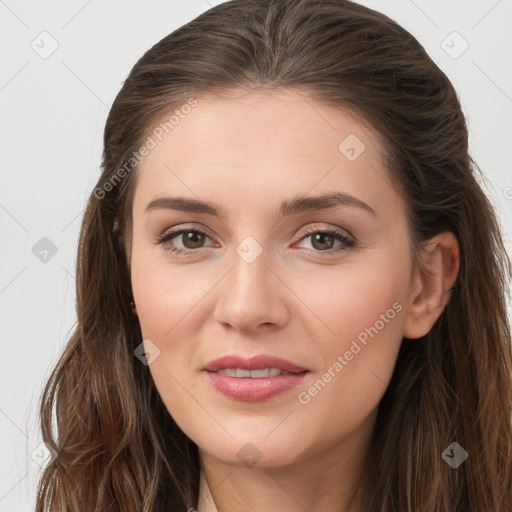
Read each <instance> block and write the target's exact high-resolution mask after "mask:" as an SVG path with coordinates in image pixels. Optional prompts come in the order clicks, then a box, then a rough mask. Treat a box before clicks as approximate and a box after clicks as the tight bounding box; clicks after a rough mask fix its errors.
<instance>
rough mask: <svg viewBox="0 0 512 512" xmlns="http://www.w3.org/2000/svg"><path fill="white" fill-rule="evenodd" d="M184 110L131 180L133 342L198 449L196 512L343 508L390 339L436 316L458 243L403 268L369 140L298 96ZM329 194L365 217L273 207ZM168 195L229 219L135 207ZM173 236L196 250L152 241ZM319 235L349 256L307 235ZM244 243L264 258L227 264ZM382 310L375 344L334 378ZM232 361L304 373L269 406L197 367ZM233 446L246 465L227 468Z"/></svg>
mask: <svg viewBox="0 0 512 512" xmlns="http://www.w3.org/2000/svg"><path fill="white" fill-rule="evenodd" d="M197 100H198V105H197V106H196V107H195V108H194V109H193V110H192V111H191V112H190V114H188V115H187V116H185V117H184V118H183V119H180V122H179V124H177V125H176V126H175V127H174V128H173V130H172V131H170V132H169V133H168V134H167V135H166V136H165V137H164V138H163V139H162V141H161V142H158V144H157V145H156V147H155V148H153V149H152V150H151V151H150V152H149V154H148V155H147V156H145V157H144V159H143V161H142V164H141V166H140V167H139V169H138V170H137V172H138V173H139V175H138V180H137V186H136V190H135V196H134V203H133V232H132V235H133V237H132V245H131V258H130V272H131V279H132V289H133V293H134V299H135V303H136V305H137V314H138V317H139V321H140V326H141V333H142V336H143V338H144V339H145V340H151V343H152V344H154V345H156V346H157V347H158V349H159V350H160V354H159V356H158V357H156V358H155V359H154V360H153V361H152V362H151V364H150V365H149V371H150V372H151V375H152V377H153V379H154V381H155V384H156V386H157V388H158V391H159V393H160V395H161V396H162V399H163V401H164V403H165V405H166V407H167V409H168V411H169V413H170V414H171V415H172V416H173V418H174V420H175V421H176V422H177V424H178V425H179V426H180V428H181V429H182V430H183V431H184V432H185V433H186V434H187V436H189V437H190V438H191V439H192V440H193V441H194V442H195V443H196V444H197V446H198V448H199V453H200V458H201V464H202V468H203V470H202V474H201V499H200V501H199V504H198V511H199V512H212V511H215V510H217V511H218V512H226V511H232V510H272V511H274V512H302V511H305V510H307V511H308V512H325V511H328V510H338V511H344V512H352V511H355V510H357V504H356V503H355V502H354V503H352V504H351V505H349V501H350V496H351V493H352V491H353V489H354V485H355V483H356V479H357V477H358V476H359V475H360V474H361V468H362V465H363V463H364V460H365V458H366V456H367V452H368V445H369V441H370V436H371V434H372V432H373V429H374V426H375V419H376V414H377V409H378V405H379V402H380V400H381V398H382V396H383V394H384V392H385V390H386V388H387V385H388V383H389V381H390V379H391V375H392V372H393V369H394V365H395V362H396V357H397V354H398V350H399V348H400V345H401V343H402V338H403V337H405V338H418V337H420V336H423V335H425V334H426V333H427V332H428V331H429V330H430V329H431V328H432V326H433V324H434V323H435V321H436V320H437V319H438V317H439V315H440V314H441V313H442V311H443V309H444V307H445V306H446V304H447V302H448V300H449V298H450V292H448V291H447V290H449V288H450V287H451V286H452V285H453V284H454V283H455V280H456V276H457V272H458V269H459V251H458V246H457V242H456V239H455V237H454V236H453V235H452V234H451V233H443V234H440V235H438V236H436V237H435V238H433V239H432V240H430V242H429V244H428V245H427V246H426V251H425V252H424V256H425V265H427V264H428V268H429V269H430V272H426V271H424V270H423V269H416V268H413V267H412V262H411V253H410V248H409V233H408V227H407V220H406V215H405V205H404V203H403V200H402V198H401V196H400V195H399V193H398V192H397V191H396V190H395V187H393V182H392V181H391V179H390V175H389V173H388V172H387V170H386V169H385V168H384V164H383V161H382V151H383V150H384V149H385V148H384V145H383V142H382V140H380V139H379V137H378V135H377V133H376V132H375V130H372V129H371V128H370V127H369V126H368V125H367V124H365V123H364V122H363V121H362V120H361V119H358V118H357V117H356V116H354V115H351V114H349V113H348V112H347V111H341V110H337V109H334V108H333V107H330V106H326V105H323V104H320V103H318V102H316V101H313V100H312V99H310V98H305V97H304V96H302V95H301V94H298V93H297V91H273V92H272V93H269V92H260V93H250V94H247V93H244V94H242V93H240V95H239V96H237V97H235V96H233V95H231V96H226V97H217V96H209V95H205V96H200V97H198V98H197ZM350 134H355V135H356V136H357V138H358V139H359V140H360V141H362V142H363V143H364V145H365V149H364V151H362V152H361V153H360V154H359V156H357V158H355V159H354V160H352V161H351V160H350V159H349V158H347V156H346V154H344V153H343V152H342V151H340V150H339V149H338V146H339V144H340V143H341V142H342V141H343V140H344V139H345V138H346V137H347V136H348V135H350ZM349 154H350V153H349ZM351 156H353V155H351ZM332 192H340V193H343V194H348V195H350V196H352V197H354V198H357V199H358V200H359V201H362V202H364V203H365V204H366V205H367V206H369V207H370V208H371V210H373V213H372V212H371V211H369V210H368V209H367V208H365V207H361V206H358V205H357V204H355V202H354V201H353V202H352V204H348V203H347V204H339V205H338V206H333V207H330V208H329V209H319V210H309V211H298V212H295V213H291V214H288V215H286V216H284V217H282V218H281V217H279V215H278V211H279V207H280V206H281V203H282V202H283V201H289V200H291V199H293V198H295V197H296V196H302V195H305V196H308V197H312V196H317V195H321V194H325V193H332ZM171 196H172V197H176V196H180V197H184V198H190V199H196V200H200V201H203V202H207V203H211V204H213V205H215V206H216V207H217V209H219V210H222V211H223V212H224V213H225V214H226V216H225V217H216V216H214V215H210V214H207V213H197V212H185V211H178V210H173V209H167V208H152V209H150V210H149V211H147V206H148V204H149V203H151V202H152V201H154V200H155V199H161V198H164V197H171ZM173 228H176V229H182V228H187V229H189V230H191V231H192V232H193V233H195V234H196V238H192V240H190V239H188V238H186V237H185V236H184V235H183V234H180V235H177V236H175V237H174V238H172V239H170V240H167V241H166V242H165V243H164V244H163V245H162V244H158V243H156V241H157V238H158V236H159V235H160V234H162V233H167V232H169V230H171V229H173ZM325 229H335V230H337V231H340V232H341V233H342V235H343V236H344V237H345V238H346V239H348V240H349V241H350V240H351V241H352V242H354V241H355V245H353V246H350V244H349V243H346V242H344V241H343V239H338V238H336V236H337V235H334V236H333V237H331V238H330V237H329V236H327V237H324V238H322V237H321V236H319V235H318V234H317V235H316V236H315V233H320V234H321V233H324V231H323V230H325ZM197 230H199V231H202V232H204V233H205V234H206V236H204V237H203V238H201V236H202V235H201V234H200V233H197ZM306 230H308V231H309V230H310V231H311V232H310V233H305V231H306ZM297 235H298V236H299V238H295V236H297ZM248 236H250V237H253V239H254V240H255V241H256V242H257V244H258V246H259V247H260V248H261V250H262V252H261V254H259V256H258V257H257V258H256V259H255V260H254V261H252V262H251V263H248V262H247V261H246V260H245V259H244V258H243V257H241V256H240V254H239V253H237V251H236V249H237V247H238V246H239V244H240V243H241V242H242V241H243V240H244V239H245V238H246V237H248ZM171 247H177V248H181V249H188V250H189V251H190V252H191V253H192V254H191V256H184V255H182V254H173V253H171V252H170V251H166V250H165V248H171ZM251 247H252V248H251V250H254V246H251ZM393 304H395V310H394V312H395V314H393V317H392V318H391V319H390V318H389V317H390V316H391V313H389V314H387V316H386V312H387V311H389V310H393ZM396 304H399V305H400V306H401V308H400V311H399V312H397V311H396ZM383 314H384V315H385V316H386V319H387V320H388V321H386V322H383V321H382V320H381V323H383V324H384V326H383V327H382V328H377V331H378V333H377V334H376V335H375V336H374V337H368V340H367V344H366V345H363V344H362V343H359V346H360V347H361V350H360V351H359V352H358V353H357V354H356V355H354V356H353V358H352V359H351V360H350V361H347V358H344V360H345V361H346V363H347V364H346V365H345V364H344V365H343V368H342V370H341V371H338V372H336V371H333V370H332V367H333V364H334V363H335V362H336V361H337V360H338V356H340V355H341V356H343V355H344V354H345V353H346V352H347V351H349V350H350V347H351V344H352V342H353V341H354V340H357V339H358V338H357V337H358V335H360V334H361V333H362V332H363V331H364V330H365V328H369V327H371V326H376V325H377V326H379V327H380V325H381V324H380V323H376V322H377V321H378V320H379V319H381V318H382V317H381V315H383ZM403 342H404V343H407V340H404V341H403ZM146 343H147V342H145V344H146ZM233 353H236V354H239V355H242V356H244V357H251V356H253V355H258V354H270V355H274V356H277V357H281V358H284V359H288V360H290V361H292V362H294V363H295V364H298V365H300V366H303V367H305V368H307V369H308V370H309V372H308V374H307V375H306V376H305V377H304V379H303V380H302V383H301V384H300V385H299V386H298V387H296V388H292V389H291V390H287V391H285V392H283V393H281V394H279V395H277V396H275V397H273V398H271V399H269V400H267V401H264V402H243V401H237V400H233V399H231V398H228V397H226V396H224V395H221V394H219V393H218V392H217V391H216V390H215V389H213V388H212V387H211V385H210V384H209V382H208V380H207V379H206V378H205V374H204V372H203V371H202V368H203V367H204V365H206V364H207V363H208V362H210V361H212V360H213V359H216V358H218V357H220V356H223V355H226V354H233ZM329 368H331V379H330V380H329V382H328V383H327V384H326V385H325V386H324V387H323V388H322V389H321V391H319V392H317V394H316V395H315V396H312V397H311V399H310V401H309V402H308V403H307V404H304V403H301V402H300V401H299V399H298V397H299V393H301V392H308V390H309V389H310V388H311V387H312V386H314V384H315V382H318V380H319V379H322V376H323V375H324V374H325V373H326V372H327V371H328V369H329ZM333 375H334V376H333ZM324 381H325V378H324ZM247 443H252V444H251V445H247ZM244 446H245V447H246V448H245V449H246V450H247V449H249V450H253V451H252V452H251V453H252V454H253V455H254V457H255V458H256V459H257V461H256V463H255V464H254V465H248V464H247V462H244V461H243V460H242V459H241V457H239V455H238V454H239V451H240V450H241V449H242V448H243V447H244ZM247 446H251V448H247ZM254 447H255V448H254ZM363 478H364V475H363ZM207 484H208V485H207ZM209 491H211V496H210V498H209V499H203V498H205V497H206V496H207V495H208V493H209Z"/></svg>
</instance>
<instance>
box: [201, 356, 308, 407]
mask: <svg viewBox="0 0 512 512" xmlns="http://www.w3.org/2000/svg"><path fill="white" fill-rule="evenodd" d="M203 371H204V374H205V377H206V380H207V381H208V382H209V383H210V385H211V386H212V387H213V388H214V389H215V390H216V391H218V392H219V393H220V394H222V395H224V396H225V397H227V398H230V399H232V400H238V401H242V402H261V401H264V400H269V399H271V398H273V397H275V396H276V395H279V394H281V393H284V392H285V391H287V390H289V389H291V388H294V387H295V386H297V385H298V384H300V383H301V382H302V380H303V379H304V377H305V376H306V374H308V373H309V370H307V369H306V368H303V367H302V366H298V365H296V364H295V363H292V362H291V361H287V360H286V359H281V358H279V357H274V356H269V355H259V356H255V357H252V358H250V359H245V358H243V357H241V356H237V355H230V356H224V357H221V358H219V359H215V360H214V361H211V362H210V363H208V364H207V365H206V366H205V367H204V368H203Z"/></svg>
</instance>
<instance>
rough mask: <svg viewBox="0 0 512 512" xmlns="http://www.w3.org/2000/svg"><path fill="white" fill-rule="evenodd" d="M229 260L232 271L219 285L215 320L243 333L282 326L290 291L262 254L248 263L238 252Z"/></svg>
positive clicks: (286, 312) (285, 316) (286, 315)
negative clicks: (266, 327) (263, 327)
mask: <svg viewBox="0 0 512 512" xmlns="http://www.w3.org/2000/svg"><path fill="white" fill-rule="evenodd" d="M232 261H233V268H232V269H231V271H230V272H228V274H227V276H225V278H224V279H223V280H222V281H221V283H219V284H221V286H219V287H218V294H219V295H218V296H219V299H218V301H217V303H216V305H215V310H214V315H213V316H214V319H215V320H216V321H217V322H219V323H221V324H223V325H229V326H231V327H233V328H234V329H236V330H237V331H243V332H255V331H257V330H258V328H260V329H261V327H260V326H263V325H266V326H268V327H283V326H284V325H285V324H286V323H287V322H288V318H289V308H288V303H287V300H289V299H290V294H291V292H290V290H289V289H288V288H287V287H286V285H285V284H283V281H282V278H281V279H280V276H279V275H278V272H276V271H275V270H274V269H273V268H271V267H270V266H269V261H268V258H267V257H266V254H265V251H263V253H262V254H260V256H258V258H256V260H255V261H253V262H251V263H249V262H247V261H246V260H244V259H243V258H242V257H240V256H239V254H238V253H235V254H234V256H233V260H232Z"/></svg>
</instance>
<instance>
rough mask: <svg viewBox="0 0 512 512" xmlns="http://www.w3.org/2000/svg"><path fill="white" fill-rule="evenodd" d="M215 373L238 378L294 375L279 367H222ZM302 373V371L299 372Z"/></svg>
mask: <svg viewBox="0 0 512 512" xmlns="http://www.w3.org/2000/svg"><path fill="white" fill-rule="evenodd" d="M212 373H216V374H217V375H227V376H228V377H236V378H238V379H266V378H268V377H279V375H294V374H293V373H292V372H285V371H284V370H281V369H280V368H264V369H262V370H244V369H243V368H223V369H222V370H217V371H216V372H212ZM300 373H302V372H300Z"/></svg>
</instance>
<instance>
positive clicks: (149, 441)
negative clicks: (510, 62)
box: [37, 0, 512, 512]
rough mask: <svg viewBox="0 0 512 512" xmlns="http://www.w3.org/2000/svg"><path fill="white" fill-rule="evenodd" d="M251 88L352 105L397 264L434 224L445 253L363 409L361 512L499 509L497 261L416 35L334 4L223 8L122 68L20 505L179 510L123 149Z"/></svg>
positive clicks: (506, 350) (508, 385) (502, 451)
mask: <svg viewBox="0 0 512 512" xmlns="http://www.w3.org/2000/svg"><path fill="white" fill-rule="evenodd" d="M263 87H266V88H268V89H277V88H279V89H288V90H295V91H298V92H300V93H302V94H307V97H308V98H311V99H313V100H315V101H319V102H325V103H326V104H329V105H332V106H335V107H339V108H347V107H348V108H351V109H353V110H354V111H355V112H357V113H358V114H359V115H360V116H361V118H362V119H365V120H366V121H368V123H370V125H371V126H372V127H374V128H375V129H376V130H377V132H378V133H379V134H380V135H381V136H382V137H383V140H385V141H386V157H387V164H388V165H387V167H388V169H389V173H390V175H391V176H392V177H393V183H394V185H395V186H396V187H397V189H400V191H401V193H402V194H403V196H404V199H405V200H406V204H407V207H408V211H407V215H408V221H409V226H410V239H411V246H412V247H413V248H414V253H413V255H414V257H415V258H416V256H417V254H418V251H419V249H420V247H421V243H422V242H423V241H425V240H427V239H428V238H429V237H432V236H434V235H435V234H437V233H440V232H442V231H446V230H449V231H451V232H453V233H454V234H455V236H456V237H457V240H458V242H459V245H460V254H461V264H460V271H459V275H458V278H457V285H456V288H455V290H454V291H453V293H452V297H451V300H450V302H449V303H448V305H447V307H446V308H445V310H444V311H443V313H442V315H441V316H440V318H439V319H438V321H437V322H436V323H435V325H434V327H433V328H432V329H431V331H430V332H429V333H428V334H427V335H426V336H424V337H423V338H421V339H417V340H406V341H405V342H403V343H402V346H401V349H400V353H399V356H398V360H397V364H396V368H395V371H394V373H393V377H392V380H391V382H390V384H389V387H388V389H387V391H386V393H385V395H384V397H383V399H382V401H381V403H380V406H379V411H378V419H377V424H376V428H375V431H374V435H373V439H372V447H371V449H370V452H369V453H370V454H371V455H370V458H369V459H368V460H367V468H366V471H365V472H364V481H362V482H361V487H360V493H361V496H362V499H363V501H364V508H363V509H362V510H364V511H365V512H368V511H372V512H377V511H381V512H406V511H407V512H419V511H421V512H434V511H435V512H448V511H449V512H453V511H454V510H457V511H462V510H464V511H477V512H484V511H485V512H487V511H493V512H510V511H511V510H512V405H511V404H512V354H511V344H510V327H509V324H508V318H507V310H506V297H505V295H506V290H507V286H508V281H509V278H510V261H509V259H508V257H507V254H506V252H505V249H504V246H503V242H502V239H501V235H500V230H499V225H498V222H497V219H496V216H495V213H494V211H493V207H492V205H491V203H490V202H489V200H488V199H487V197H486V195H485V194H484V192H483V191H482V189H481V187H480V186H479V184H478V182H479V181H480V178H481V174H480V170H479V168H478V166H477V164H476V163H475V162H474V161H473V160H472V159H471V157H470V155H469V153H468V132H467V126H466V122H465V118H464V115H463V113H462V111H461V106H460V104H459V101H458V97H457V94H456V92H455V90H454V88H453V86H452V84H451V83H450V81H449V80H448V78H447V77H446V75H445V74H444V73H443V72H442V71H441V70H440V69H439V68H438V67H437V66H436V65H435V63H434V62H433V61H432V60H431V59H430V57H429V56H428V55H427V53H426V51H425V49H424V48H423V47H422V46H421V45H420V44H419V42H418V41H417V40H416V39H415V38H414V37H413V36H412V35H411V34H410V33H409V32H407V31H406V30H405V29H403V28H402V27H400V26H399V25H398V24H397V23H396V22H394V21H393V20H391V19H389V18H388V17H387V16H385V15H383V14H381V13H378V12H376V11H374V10H371V9H369V8H366V7H363V6H361V5H359V4H356V3H352V2H350V1H347V0H234V1H229V2H226V3H223V4H220V5H218V6H216V7H214V8H212V9H210V10H208V11H207V12H205V13H203V14H202V15H200V16H199V17H197V18H196V19H195V20H193V21H191V22H190V23H187V24H186V25H184V26H182V27H181V28H179V29H178V30H176V31H174V32H173V33H171V34H170V35H169V36H167V37H165V38H164V39H162V40H161V41H160V42H158V43H157V44H156V45H155V46H153V47H152V48H151V49H150V50H149V51H147V52H146V53H145V54H144V56H143V57H142V58H141V59H140V60H139V61H138V62H137V63H136V65H135V66H134V67H133V69H132V71H131V73H130V74H129V76H128V78H127V79H126V81H125V83H124V85H123V87H122V89H121V91H120V92H119V94H118V95H117V97H116V99H115V101H114V103H113V105H112V108H111V110H110V114H109V116H108V119H107V123H106V128H105V136H104V154H103V162H102V174H101V176H100V178H99V180H98V183H97V186H96V188H95V189H94V191H93V192H92V193H91V195H90V197H89V200H88V204H87V209H86V212H85V215H84V218H83V223H82V228H81V233H80V241H79V249H78V258H77V269H76V276H77V281H76V283H77V284H76V286H77V289H76V291H77V317H78V319H77V324H76V328H75V329H74V332H73V333H72V336H71V338H70V340H69V342H68V343H67V345H66V348H65V350H64V353H63V354H62V356H61V357H60V359H59V361H58V363H57V364H56V367H55V368H54V369H53V372H52V374H51V376H50V378H49V380H48V382H47V384H46V386H45V389H44V391H43V395H42V398H41V411H40V415H41V418H40V419H41V430H42V438H43V440H44V441H45V442H46V443H47V444H48V445H49V446H50V447H51V448H53V449H54V450H55V452H56V453H57V457H56V458H54V459H53V460H52V461H51V462H50V463H49V464H48V466H47V467H46V468H45V470H44V473H43V475H42V478H41V481H40V484H39V489H38V499H37V512H43V510H44V507H45V504H46V506H47V507H48V510H51V511H56V510H62V511H77V512H78V511H80V512H82V511H84V510H88V511H93V510H97V511H100V510H101V511H102V512H103V511H134V510H137V511H144V512H150V511H151V512H157V511H162V512H163V511H173V512H181V511H186V510H187V509H188V508H189V507H197V499H198V484H199V469H200V468H199V458H198V451H197V446H196V445H195V444H194V443H193V442H192V441H191V440H190V439H188V437H187V436H186V435H185V434H184V433H183V432H182V431H181V430H180V428H179V427H178V426H177V425H176V424H175V422H174V420H173V418H172V417H171V416H170V414H169V412H168V411H167V410H166V408H165V406H164V404H163V402H162V400H161V398H160V396H159V394H158V392H157V390H156V388H155V386H154V384H153V381H152V379H151V376H150V373H149V369H148V367H147V366H145V365H143V364H141V362H140V361H139V360H138V359H137V358H136V357H135V356H134V350H135V348H136V347H137V346H138V345H139V344H140V343H141V341H142V338H141V331H140V326H139V324H138V320H137V317H136V315H133V314H132V313H131V309H130V300H131V297H132V294H131V284H130V273H129V269H128V265H129V261H130V253H129V251H130V247H131V242H130V235H131V220H132V219H131V215H132V213H131V207H132V199H133V192H134V188H135V185H136V176H137V158H136V156H134V155H138V151H139V150H140V148H141V146H143V145H144V144H145V142H147V141H148V139H147V137H148V136H149V135H150V134H151V131H150V130H151V129H152V128H153V127H154V126H155V123H157V122H158V120H160V119H162V117H163V116H164V115H166V114H167V113H169V112H171V113H172V112H173V111H174V110H175V109H178V108H180V107H182V106H183V105H185V104H187V102H188V103H190V100H191V98H197V99H198V100H199V101H200V96H201V94H202V93H211V92H216V93H219V94H221V93H223V92H225V93H227V92H229V91H230V90H237V89H241V88H243V89H246V90H255V89H258V88H263ZM194 101H195V100H194ZM192 115H193V114H192ZM127 162H129V165H128V166H127ZM122 169H124V172H123V171H122ZM415 261H416V259H415ZM54 407H55V410H54ZM54 416H55V420H53V418H54ZM53 421H55V425H56V428H57V433H55V434H54V433H53V432H52V422H53ZM452 442H457V443H458V444H459V445H460V446H461V447H462V448H463V449H464V450H465V451H466V452H467V453H468V458H467V460H466V461H465V462H464V463H462V464H461V465H460V466H459V467H458V468H456V469H454V468H452V467H451V466H450V465H449V464H447V463H446V462H445V460H443V457H442V453H443V451H444V450H445V449H446V448H447V447H448V446H449V445H450V444H451V443H452Z"/></svg>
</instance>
